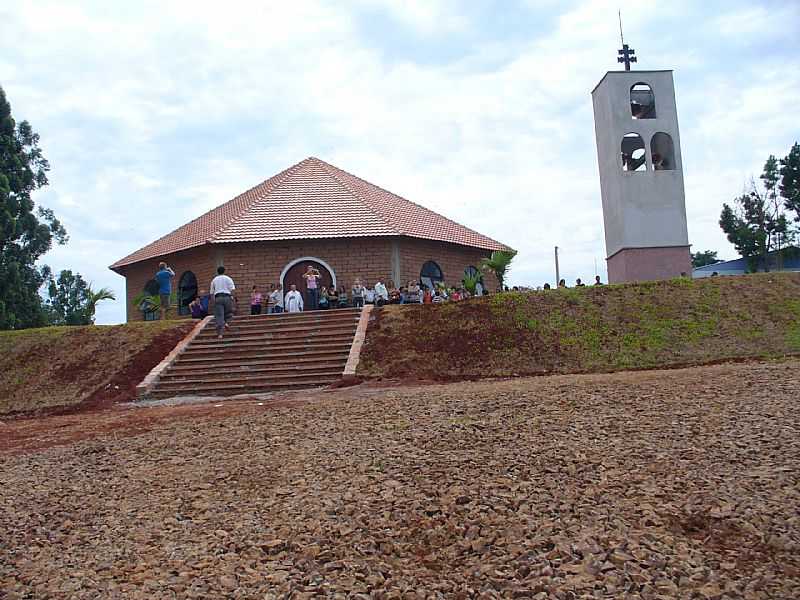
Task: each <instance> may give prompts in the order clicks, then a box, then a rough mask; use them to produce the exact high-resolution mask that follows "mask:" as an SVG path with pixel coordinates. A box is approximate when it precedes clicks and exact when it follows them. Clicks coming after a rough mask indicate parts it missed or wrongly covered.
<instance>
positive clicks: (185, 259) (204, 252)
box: [123, 246, 217, 321]
mask: <svg viewBox="0 0 800 600" xmlns="http://www.w3.org/2000/svg"><path fill="white" fill-rule="evenodd" d="M162 260H164V261H165V262H166V263H167V264H169V266H170V267H172V269H173V270H174V271H175V279H174V285H173V289H174V288H176V287H177V285H178V281H179V280H180V277H181V275H182V274H183V273H184V272H185V271H192V272H193V273H194V274H195V276H196V277H197V286H198V288H200V289H206V290H208V284H209V282H210V281H211V278H212V277H213V273H214V272H215V269H216V268H217V265H216V263H215V262H214V256H213V253H212V249H211V248H209V247H207V246H200V247H197V248H190V249H189V250H184V251H183V252H176V253H174V254H169V255H167V256H164V257H159V258H153V259H150V260H145V261H142V262H140V263H136V264H134V265H131V266H129V267H127V268H126V269H125V271H124V273H123V275H124V277H125V297H126V300H127V306H126V316H127V320H128V321H142V320H143V319H144V317H143V316H142V312H141V311H140V310H139V309H138V307H137V306H135V305H134V303H133V299H134V298H136V296H138V295H139V294H141V293H142V292H143V291H144V286H145V285H146V284H147V282H148V281H150V280H151V279H153V277H154V276H155V274H156V272H157V271H158V263H159V262H161V261H162ZM176 314H177V313H176V310H175V307H173V308H172V311H171V312H170V317H171V318H174V317H175V316H176Z"/></svg>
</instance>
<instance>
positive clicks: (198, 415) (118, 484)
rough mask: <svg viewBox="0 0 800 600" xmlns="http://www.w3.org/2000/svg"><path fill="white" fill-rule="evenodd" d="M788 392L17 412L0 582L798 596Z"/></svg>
mask: <svg viewBox="0 0 800 600" xmlns="http://www.w3.org/2000/svg"><path fill="white" fill-rule="evenodd" d="M798 388H800V361H798V360H796V359H793V360H786V361H780V362H770V363H747V364H728V365H717V366H711V367H696V368H690V369H680V370H670V371H639V372H625V373H615V374H598V375H559V376H547V377H537V378H518V379H510V380H505V381H479V382H474V383H469V382H462V383H452V384H444V385H434V386H414V387H391V388H380V387H377V386H376V385H375V384H374V383H372V384H370V385H362V386H356V387H350V388H344V389H339V390H325V391H313V392H307V393H297V394H294V395H291V396H289V395H287V396H280V397H276V398H275V399H274V400H268V401H265V402H263V405H261V406H259V404H258V402H256V401H254V400H243V401H237V402H220V403H216V404H221V406H217V405H216V404H214V405H204V406H179V407H161V408H151V409H145V408H142V409H128V410H126V409H122V408H121V407H120V406H119V405H116V406H115V407H113V408H111V409H108V410H104V411H97V412H90V413H84V414H82V415H62V416H51V417H46V418H43V419H39V420H17V421H10V422H7V423H6V424H5V425H0V431H1V432H2V434H0V439H3V438H6V439H8V438H9V437H10V438H12V439H16V440H18V442H19V445H18V446H17V447H14V446H13V445H9V444H5V446H4V448H5V450H6V453H5V454H0V482H1V483H2V485H0V506H2V507H3V510H2V511H0V547H1V548H3V552H2V553H0V590H2V591H3V594H4V595H5V597H7V598H74V599H83V598H101V597H102V598H133V599H139V598H141V599H145V598H147V599H148V600H150V599H161V598H175V597H178V598H290V597H291V598H311V597H318V596H319V597H342V598H346V597H361V598H418V597H419V598H427V597H435V598H474V597H481V598H541V599H544V598H549V597H553V598H618V597H631V598H642V599H645V598H698V599H701V598H720V599H721V598H747V599H753V600H755V599H764V600H766V599H776V598H777V599H789V598H792V599H794V598H797V590H798V589H800V521H798V518H797V506H800V440H799V439H798V436H797V432H798V431H800V413H798V411H797V410H796V408H797V407H796V401H797V390H798ZM134 433H135V434H134ZM75 438H80V440H81V441H77V442H76V441H73V440H74V439H75ZM34 448H38V449H34ZM337 594H338V596H337Z"/></svg>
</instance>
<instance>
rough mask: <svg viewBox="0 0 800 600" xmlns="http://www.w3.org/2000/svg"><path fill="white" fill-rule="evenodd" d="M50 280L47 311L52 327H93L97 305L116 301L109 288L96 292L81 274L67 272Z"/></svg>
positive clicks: (62, 272)
mask: <svg viewBox="0 0 800 600" xmlns="http://www.w3.org/2000/svg"><path fill="white" fill-rule="evenodd" d="M49 279H50V281H49V284H48V286H47V293H48V300H47V309H48V313H49V320H50V323H51V324H52V325H91V324H92V323H94V314H95V310H96V308H97V303H98V302H100V301H102V300H116V298H115V297H114V293H113V292H112V291H111V290H109V289H108V288H100V289H99V290H97V291H94V290H93V289H92V286H91V285H90V284H89V283H87V282H86V280H85V279H84V278H83V277H81V274H80V273H75V274H74V275H73V273H72V271H69V270H65V271H61V272H60V273H59V274H58V277H50V278H49Z"/></svg>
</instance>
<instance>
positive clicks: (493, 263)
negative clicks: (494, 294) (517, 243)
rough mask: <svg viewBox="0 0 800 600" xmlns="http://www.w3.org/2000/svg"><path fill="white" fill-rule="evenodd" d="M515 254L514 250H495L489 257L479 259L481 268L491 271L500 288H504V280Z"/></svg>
mask: <svg viewBox="0 0 800 600" xmlns="http://www.w3.org/2000/svg"><path fill="white" fill-rule="evenodd" d="M516 255H517V251H516V250H495V251H494V252H492V255H491V256H490V257H489V258H484V259H482V260H481V264H480V267H481V270H483V271H491V272H492V273H494V276H495V277H497V281H498V283H499V284H500V289H504V286H503V284H504V281H505V278H506V273H507V272H508V268H509V266H511V261H512V260H513V259H514V257H515V256H516Z"/></svg>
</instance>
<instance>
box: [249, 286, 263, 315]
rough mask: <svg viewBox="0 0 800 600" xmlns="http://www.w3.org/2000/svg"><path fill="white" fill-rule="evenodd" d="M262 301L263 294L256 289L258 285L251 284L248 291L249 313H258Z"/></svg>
mask: <svg viewBox="0 0 800 600" xmlns="http://www.w3.org/2000/svg"><path fill="white" fill-rule="evenodd" d="M263 302H264V296H263V295H262V294H261V292H259V291H258V286H257V285H254V286H253V291H252V292H250V314H251V315H260V314H261V305H262V303H263Z"/></svg>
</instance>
